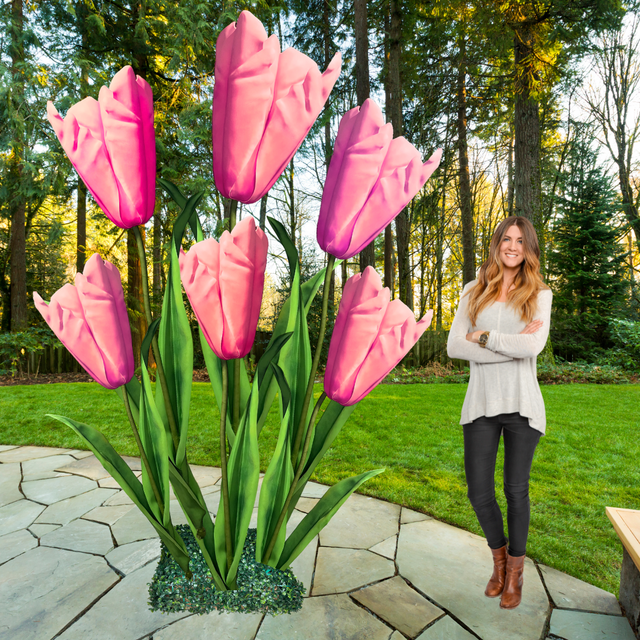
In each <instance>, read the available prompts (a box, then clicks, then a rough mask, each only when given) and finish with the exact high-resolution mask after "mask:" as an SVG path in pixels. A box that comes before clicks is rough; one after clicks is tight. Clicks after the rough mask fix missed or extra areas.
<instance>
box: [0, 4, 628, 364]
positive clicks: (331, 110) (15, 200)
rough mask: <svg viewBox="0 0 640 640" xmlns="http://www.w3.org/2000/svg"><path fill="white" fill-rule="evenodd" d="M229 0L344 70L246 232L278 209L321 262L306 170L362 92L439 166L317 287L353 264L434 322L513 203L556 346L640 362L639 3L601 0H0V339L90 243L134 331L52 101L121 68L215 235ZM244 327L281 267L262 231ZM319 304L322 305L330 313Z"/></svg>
mask: <svg viewBox="0 0 640 640" xmlns="http://www.w3.org/2000/svg"><path fill="white" fill-rule="evenodd" d="M243 9H249V10H250V11H252V12H253V13H254V14H255V15H256V16H257V17H258V18H260V20H262V22H263V23H264V25H265V28H266V29H267V32H268V33H269V34H276V35H278V37H279V38H280V41H281V44H282V46H283V48H285V47H288V46H294V47H296V48H297V49H299V50H301V51H303V52H305V53H306V54H307V55H309V56H310V57H311V58H313V59H314V60H315V61H316V62H317V64H318V66H319V67H320V69H321V70H324V68H325V67H326V66H327V64H328V63H329V61H330V60H331V58H332V56H333V55H334V53H335V52H336V51H341V53H342V57H343V71H342V75H341V76H340V79H339V80H338V83H337V84H336V86H335V88H334V90H333V93H332V94H331V97H330V99H329V101H328V103H327V105H326V107H325V109H324V111H323V113H322V114H321V116H320V118H319V119H318V121H317V123H316V124H315V126H314V128H313V129H312V130H311V132H310V134H309V136H308V137H307V139H306V140H305V142H304V144H303V146H302V147H301V148H300V150H299V151H298V153H297V154H296V156H295V157H294V159H293V161H292V162H291V164H290V165H289V166H288V167H287V169H286V170H285V171H284V173H283V175H282V176H281V178H280V179H279V180H278V182H277V183H276V185H275V186H274V187H273V188H272V189H271V191H270V192H269V193H268V194H267V195H266V196H264V198H263V199H262V200H261V201H260V202H258V203H256V204H254V205H249V206H245V207H244V208H243V207H242V206H240V211H239V215H240V216H247V215H253V216H254V217H255V218H256V219H257V220H258V221H259V224H260V225H261V226H262V227H263V228H264V226H265V220H266V217H267V216H275V217H277V218H279V219H280V220H281V221H282V222H283V223H284V224H285V225H286V226H287V228H288V229H289V231H290V233H291V235H292V236H293V237H294V238H295V239H296V243H297V244H298V249H299V252H300V256H301V262H302V267H303V273H307V274H311V273H312V272H314V270H315V269H317V268H318V267H319V266H321V263H322V259H323V258H322V256H321V255H320V251H319V249H318V248H317V244H316V242H315V220H316V219H317V215H318V209H319V204H320V196H321V193H322V184H323V180H324V176H325V173H326V168H327V166H328V163H329V161H330V159H331V152H332V147H333V141H334V139H335V136H336V132H337V128H338V123H339V121H340V117H341V116H342V115H343V114H344V113H345V112H346V111H347V110H348V109H351V108H353V107H355V106H357V105H360V104H362V103H363V102H364V100H366V99H367V98H368V97H372V98H373V99H375V100H376V101H377V102H378V104H380V106H381V107H382V109H383V111H384V113H385V114H386V118H387V120H388V121H389V122H391V123H392V124H393V129H394V135H395V136H400V135H403V136H405V137H406V138H407V139H408V140H410V141H411V142H412V143H413V144H414V145H415V146H416V147H417V148H418V149H419V150H420V151H421V152H422V153H423V157H424V159H425V160H426V159H427V157H428V156H430V155H431V153H433V151H434V150H435V149H436V148H442V149H443V160H442V163H441V165H440V168H439V169H438V170H437V171H436V173H435V174H434V176H433V177H432V178H431V179H430V180H429V181H428V182H427V184H426V185H425V187H424V189H423V190H422V191H421V192H420V193H419V194H418V195H417V196H416V198H415V199H414V200H413V201H412V202H411V204H410V205H409V206H408V207H407V208H406V209H405V210H404V211H402V212H401V213H400V214H399V216H398V217H397V218H396V220H395V222H394V223H392V224H390V225H389V227H387V229H386V230H385V232H384V233H383V234H381V235H380V236H379V237H378V238H377V239H376V240H375V242H374V243H372V245H370V246H369V247H367V249H366V250H365V251H363V252H362V253H361V254H360V255H359V256H358V257H357V259H353V260H351V261H349V263H348V264H347V263H343V264H342V265H341V267H339V268H338V269H337V271H336V275H335V278H334V282H333V283H332V287H333V289H334V296H333V300H334V302H335V303H336V304H337V302H338V301H339V298H340V291H341V283H343V282H344V281H345V279H346V278H347V277H349V276H350V275H351V274H353V273H355V272H357V271H359V270H361V269H363V268H364V267H365V266H366V265H373V266H374V267H375V268H376V269H377V270H378V271H379V273H380V274H381V275H383V278H384V282H385V285H387V286H389V287H390V288H391V289H392V291H393V295H394V296H395V297H399V298H400V299H401V300H402V301H403V302H405V303H406V304H408V305H409V306H410V307H411V308H412V309H413V310H414V311H415V314H416V316H421V315H423V314H424V313H425V311H426V310H428V309H430V308H433V309H434V310H435V315H434V322H433V325H432V326H433V327H434V328H436V329H446V328H447V327H448V326H449V323H450V322H451V319H452V315H453V313H454V312H455V306H456V304H457V299H458V297H459V294H460V291H461V289H462V286H463V285H464V284H465V283H466V282H468V281H470V280H472V279H473V278H474V277H475V273H476V270H477V268H478V267H479V266H480V264H481V263H482V261H483V260H484V259H485V257H486V255H487V250H488V245H489V240H490V237H491V233H492V231H493V229H494V228H495V226H496V224H497V222H499V221H500V220H501V219H502V218H504V217H505V216H508V215H522V216H526V217H528V218H529V219H530V220H531V221H532V222H533V224H534V225H535V227H536V229H537V232H538V236H539V238H540V239H541V245H542V267H543V271H544V274H545V279H546V281H547V282H548V283H549V285H550V286H551V287H552V289H553V291H554V315H553V319H552V334H551V345H552V348H553V352H554V353H555V355H556V357H559V358H561V359H565V360H570V361H576V360H584V361H587V362H596V363H598V362H602V363H605V364H606V363H608V364H615V365H618V366H623V367H625V368H631V369H637V368H638V367H640V364H639V363H640V358H639V357H638V356H640V315H639V313H640V305H639V302H640V298H639V291H638V266H639V262H640V256H639V250H640V215H639V213H638V207H639V204H640V174H639V173H638V169H639V162H638V161H639V160H640V157H639V153H638V151H639V150H638V147H637V146H636V142H638V136H639V135H640V86H639V85H640V50H639V47H638V45H639V42H640V12H638V7H636V6H635V5H633V4H628V3H627V4H622V3H621V2H619V0H544V1H542V0H532V1H524V0H503V1H501V2H497V1H495V0H448V1H447V2H442V1H441V0H432V1H431V2H414V1H413V0H402V1H400V0H378V1H376V2H365V1H363V0H355V1H354V2H342V1H338V0H306V1H305V2H297V1H294V0H291V1H288V2H287V1H286V0H283V1H282V2H281V3H276V2H272V1H271V0H261V1H259V2H247V3H243V2H212V1H199V0H182V1H181V2H177V1H173V0H136V1H132V2H129V1H127V0H47V1H46V2H37V1H34V0H5V1H4V2H3V4H2V6H1V7H0V21H1V22H2V32H1V33H2V38H1V40H0V55H1V59H0V74H1V75H0V300H1V311H0V314H1V316H0V318H1V326H0V329H1V331H2V332H5V333H8V332H12V333H15V332H24V331H25V330H28V328H29V327H33V326H38V325H41V324H42V319H41V317H40V316H39V314H38V313H37V312H36V310H35V308H34V306H33V302H32V298H31V293H32V291H34V290H37V291H38V292H39V293H40V294H41V295H42V296H43V297H44V298H45V299H48V298H49V297H50V296H51V295H52V294H53V293H54V292H55V291H56V290H57V289H58V288H59V287H61V286H62V285H63V284H64V283H65V282H70V281H72V279H73V276H74V274H75V272H76V270H80V269H82V268H83V265H84V263H85V261H86V259H87V258H88V257H89V256H90V255H91V254H92V253H94V252H100V254H101V255H102V256H103V257H104V258H106V259H108V260H110V261H112V262H114V263H115V264H116V265H117V266H118V267H119V268H120V271H121V273H122V274H123V284H124V286H125V291H126V294H127V301H128V305H129V308H130V313H131V322H132V326H133V327H134V334H133V335H134V340H135V341H138V342H139V341H140V339H141V336H143V335H144V332H145V330H146V326H145V321H144V317H143V315H144V314H142V313H141V309H142V305H141V272H140V264H139V261H138V259H137V255H136V248H135V239H134V237H133V233H131V232H129V233H127V232H126V231H123V230H121V229H119V228H117V227H115V226H114V225H112V224H111V223H110V222H109V221H108V220H107V219H106V217H105V216H104V215H103V214H102V213H101V212H100V210H99V208H98V207H97V206H96V204H95V203H94V201H93V199H92V197H91V195H90V194H88V193H87V189H86V187H85V185H84V184H83V182H82V180H80V179H79V178H78V176H77V174H76V172H75V171H74V170H73V168H72V167H71V164H70V163H69V161H68V160H67V158H66V156H65V155H64V152H63V151H62V148H61V146H60V145H59V143H58V141H57V139H56V137H55V135H54V132H53V130H52V129H51V127H50V125H49V123H48V121H47V119H46V103H47V100H52V101H53V102H54V104H55V105H56V108H57V109H58V111H59V112H60V113H61V114H62V115H64V114H65V112H66V110H67V109H68V108H69V107H70V106H71V105H72V104H74V103H75V102H77V101H79V100H80V99H82V98H84V97H86V96H93V97H96V98H97V94H98V91H99V89H100V87H101V86H102V85H105V84H107V85H108V84H109V82H110V80H111V78H112V77H113V75H114V74H115V73H116V72H117V71H118V70H119V69H120V68H122V67H123V66H124V65H127V64H129V65H131V66H132V67H133V69H134V70H135V72H136V74H138V75H139V76H142V77H143V78H145V79H146V80H147V82H149V83H150V85H151V86H152V88H153V92H154V99H155V125H156V139H157V154H158V176H161V177H165V178H167V179H169V180H171V181H173V182H175V183H176V184H178V185H180V187H181V189H182V190H183V191H184V192H185V193H194V192H195V191H197V190H200V189H205V190H206V194H207V196H206V198H205V200H204V201H203V205H201V207H200V215H201V219H202V221H203V224H204V226H205V230H206V232H207V233H209V234H212V235H216V236H219V234H220V233H222V231H223V230H224V228H225V221H226V220H228V216H229V206H228V203H227V202H225V201H224V199H223V198H222V197H221V196H220V195H219V194H218V193H217V191H216V189H215V185H214V184H213V180H212V171H211V162H212V158H211V98H212V92H213V83H214V64H215V41H216V38H217V36H218V34H219V33H220V31H221V30H222V29H223V28H224V27H225V26H226V25H227V24H229V23H230V22H231V21H233V20H235V18H236V17H237V15H238V13H239V11H241V10H243ZM175 215H176V210H175V208H174V206H173V204H172V202H171V201H170V200H169V199H168V198H167V197H166V196H165V194H164V193H163V192H162V191H161V190H160V189H158V191H157V200H156V209H155V214H154V217H153V219H152V221H151V222H150V223H149V224H148V225H147V228H146V234H145V235H146V246H147V252H148V256H149V264H150V265H152V269H153V273H152V274H150V275H151V278H152V283H153V285H152V286H153V296H154V304H156V305H159V303H160V292H161V290H162V285H163V280H164V278H165V271H166V266H167V265H166V260H167V251H166V246H167V243H168V240H169V238H170V233H171V225H172V223H173V221H174V219H175ZM271 252H272V256H271V262H270V264H271V266H270V268H269V276H268V278H267V288H266V292H265V302H264V306H263V310H264V314H263V316H264V317H263V318H262V320H261V326H262V328H263V329H265V330H268V329H269V328H270V326H271V324H272V322H273V315H274V313H276V312H277V309H278V306H279V304H281V300H282V295H283V293H284V292H286V288H287V282H286V278H285V276H284V275H283V274H284V268H283V261H282V257H281V255H280V248H279V246H278V245H277V243H276V242H275V241H272V242H271ZM332 312H333V313H335V306H334V309H333V311H332Z"/></svg>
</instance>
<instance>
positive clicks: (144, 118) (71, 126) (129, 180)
mask: <svg viewBox="0 0 640 640" xmlns="http://www.w3.org/2000/svg"><path fill="white" fill-rule="evenodd" d="M47 116H48V118H49V122H51V125H52V127H53V128H54V131H55V132H56V134H57V136H58V139H59V140H60V143H61V144H62V147H63V149H64V150H65V153H66V154H67V156H68V157H69V160H71V163H72V164H73V166H74V167H75V169H76V171H77V172H78V174H79V175H80V177H81V178H82V180H83V181H84V182H85V184H86V185H87V188H88V189H89V191H91V193H92V194H93V196H94V198H95V199H96V202H97V203H98V205H99V206H100V208H101V209H102V210H103V211H104V213H105V215H106V216H107V217H108V218H109V219H110V220H111V221H112V222H113V223H114V224H116V225H118V226H119V227H122V228H125V229H130V228H131V227H134V226H136V225H139V224H144V223H146V222H147V221H148V220H149V219H150V218H151V216H152V215H153V210H154V205H155V175H156V152H155V133H154V129H153V94H152V91H151V87H150V86H149V84H148V83H147V82H146V81H145V80H144V79H142V78H139V77H136V76H135V74H134V72H133V70H132V69H131V67H124V68H123V69H121V70H120V71H119V72H118V73H117V74H116V75H115V76H114V78H113V81H112V82H111V85H110V87H109V88H106V87H102V89H101V90H100V95H99V100H98V101H96V100H94V99H93V98H85V99H84V100H81V101H80V102H79V103H77V104H75V105H73V106H72V107H71V108H70V109H69V111H68V112H67V116H66V118H65V119H64V120H62V118H61V117H60V116H59V114H58V112H57V111H56V110H55V108H54V106H53V105H52V104H51V103H48V105H47Z"/></svg>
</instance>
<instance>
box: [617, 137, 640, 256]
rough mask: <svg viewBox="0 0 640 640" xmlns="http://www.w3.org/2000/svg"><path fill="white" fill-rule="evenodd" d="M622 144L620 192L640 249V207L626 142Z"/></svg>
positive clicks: (619, 169) (618, 160)
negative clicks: (627, 161)
mask: <svg viewBox="0 0 640 640" xmlns="http://www.w3.org/2000/svg"><path fill="white" fill-rule="evenodd" d="M621 146H622V145H621V144H620V142H618V158H617V159H616V164H617V165H618V180H619V181H620V192H621V194H622V209H623V211H624V215H625V217H626V218H627V222H628V223H629V225H630V226H631V228H632V229H633V231H634V233H635V235H636V244H637V246H638V250H639V251H640V216H639V215H638V207H636V204H635V199H634V197H633V189H632V188H631V179H630V172H629V169H628V167H627V165H626V162H625V158H626V156H627V148H626V144H625V145H624V146H623V147H622V148H620V147H621Z"/></svg>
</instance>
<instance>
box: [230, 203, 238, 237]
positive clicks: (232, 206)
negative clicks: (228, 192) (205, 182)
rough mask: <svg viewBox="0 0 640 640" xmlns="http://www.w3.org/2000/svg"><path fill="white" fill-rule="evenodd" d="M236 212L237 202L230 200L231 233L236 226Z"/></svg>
mask: <svg viewBox="0 0 640 640" xmlns="http://www.w3.org/2000/svg"><path fill="white" fill-rule="evenodd" d="M237 210H238V201H237V200H231V201H230V202H229V231H233V228H234V227H235V226H236V211H237Z"/></svg>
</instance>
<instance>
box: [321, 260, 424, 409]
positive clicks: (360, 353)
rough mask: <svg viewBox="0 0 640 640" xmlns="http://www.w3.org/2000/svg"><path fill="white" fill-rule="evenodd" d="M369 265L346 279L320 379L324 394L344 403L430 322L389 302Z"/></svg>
mask: <svg viewBox="0 0 640 640" xmlns="http://www.w3.org/2000/svg"><path fill="white" fill-rule="evenodd" d="M389 298H390V292H389V289H388V288H387V287H383V286H382V281H381V280H380V276H379V275H378V274H377V273H376V271H375V270H374V269H373V268H372V267H367V268H366V269H365V271H364V273H363V274H357V275H356V276H353V277H352V278H350V279H349V280H348V281H347V283H346V285H345V291H344V295H343V298H342V300H341V302H340V309H339V311H338V317H337V318H336V324H335V327H334V332H333V336H332V338H331V344H330V346H329V357H328V358H327V367H326V371H325V378H324V389H325V393H326V394H327V395H328V396H329V397H330V398H331V399H332V400H334V401H336V402H338V403H340V404H342V405H343V406H350V405H353V404H355V403H356V402H359V401H360V400H361V399H362V398H364V396H366V395H367V394H368V393H369V392H370V391H371V390H372V389H373V388H374V387H375V386H376V385H377V384H379V383H380V382H381V381H382V380H383V379H384V377H385V376H386V375H387V374H388V373H389V371H391V369H393V367H395V366H396V365H397V364H398V362H400V360H402V358H403V357H404V356H405V355H406V354H407V352H408V351H409V349H411V347H412V346H413V345H414V344H415V343H416V342H417V340H418V338H419V337H420V336H421V335H422V333H423V332H424V331H425V330H426V328H427V327H428V326H429V323H430V322H431V318H432V316H433V311H429V313H427V314H426V315H425V317H424V318H423V319H422V320H420V322H416V321H415V318H414V316H413V312H412V311H411V310H410V309H409V308H408V307H407V306H406V305H405V304H403V303H402V302H401V301H400V300H393V301H389Z"/></svg>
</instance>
